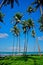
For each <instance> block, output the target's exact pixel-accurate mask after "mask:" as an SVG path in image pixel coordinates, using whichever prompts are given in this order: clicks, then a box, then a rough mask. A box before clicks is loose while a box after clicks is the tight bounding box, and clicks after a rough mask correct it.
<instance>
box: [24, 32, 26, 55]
mask: <svg viewBox="0 0 43 65" xmlns="http://www.w3.org/2000/svg"><path fill="white" fill-rule="evenodd" d="M24 34H25V40H24V54H25V55H26V33H24Z"/></svg>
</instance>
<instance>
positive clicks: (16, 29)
mask: <svg viewBox="0 0 43 65" xmlns="http://www.w3.org/2000/svg"><path fill="white" fill-rule="evenodd" d="M19 32H20V31H19V29H18V28H17V26H15V25H14V26H13V34H14V35H15V36H16V37H17V44H16V52H17V49H18V36H19ZM13 45H14V44H13Z"/></svg>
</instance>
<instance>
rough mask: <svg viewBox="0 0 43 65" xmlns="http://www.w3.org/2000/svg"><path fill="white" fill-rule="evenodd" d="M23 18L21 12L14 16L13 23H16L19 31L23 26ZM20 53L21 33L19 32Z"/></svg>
mask: <svg viewBox="0 0 43 65" xmlns="http://www.w3.org/2000/svg"><path fill="white" fill-rule="evenodd" d="M21 18H22V14H21V13H20V12H18V13H16V14H15V15H14V16H13V19H14V20H13V22H14V23H15V25H17V26H18V28H19V30H20V26H19V25H21ZM18 37H19V52H20V32H19V36H18Z"/></svg>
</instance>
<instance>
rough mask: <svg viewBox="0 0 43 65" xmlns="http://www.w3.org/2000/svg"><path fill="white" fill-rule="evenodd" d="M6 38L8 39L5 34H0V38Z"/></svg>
mask: <svg viewBox="0 0 43 65" xmlns="http://www.w3.org/2000/svg"><path fill="white" fill-rule="evenodd" d="M6 37H8V34H7V33H0V38H6Z"/></svg>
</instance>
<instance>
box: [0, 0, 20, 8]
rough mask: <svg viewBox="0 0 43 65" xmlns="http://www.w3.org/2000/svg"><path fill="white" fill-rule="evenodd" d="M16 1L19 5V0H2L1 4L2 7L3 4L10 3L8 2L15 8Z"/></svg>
mask: <svg viewBox="0 0 43 65" xmlns="http://www.w3.org/2000/svg"><path fill="white" fill-rule="evenodd" d="M14 2H16V3H17V5H19V2H18V0H2V2H1V4H0V8H1V7H2V6H3V5H8V4H10V5H11V8H13V6H14Z"/></svg>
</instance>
